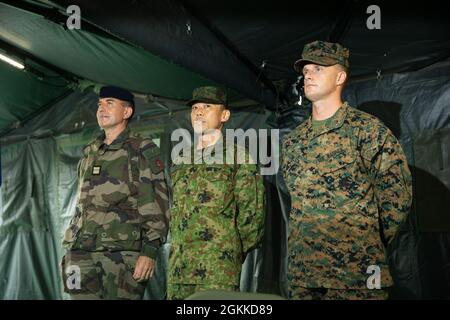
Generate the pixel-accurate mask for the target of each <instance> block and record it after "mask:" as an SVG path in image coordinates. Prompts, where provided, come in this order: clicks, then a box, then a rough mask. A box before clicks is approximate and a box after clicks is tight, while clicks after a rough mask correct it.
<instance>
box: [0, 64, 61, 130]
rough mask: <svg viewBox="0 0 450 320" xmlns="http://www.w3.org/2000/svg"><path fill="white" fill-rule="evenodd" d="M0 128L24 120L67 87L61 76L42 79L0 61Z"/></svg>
mask: <svg viewBox="0 0 450 320" xmlns="http://www.w3.org/2000/svg"><path fill="white" fill-rule="evenodd" d="M0 83H1V86H0V131H1V129H5V128H8V127H9V126H11V125H14V123H15V122H17V121H19V120H23V119H26V118H27V117H29V116H30V115H32V114H34V112H36V111H38V110H40V109H41V108H42V107H43V106H45V105H47V104H49V103H50V102H52V101H53V100H54V99H56V98H58V97H59V96H61V95H62V94H64V93H65V92H67V91H68V90H69V88H68V87H67V82H66V81H65V80H64V79H62V78H59V77H57V78H54V77H53V78H52V79H50V80H49V79H46V80H45V81H41V80H39V79H38V78H37V76H35V75H34V74H32V73H29V72H23V71H19V70H17V69H15V68H14V67H12V66H9V65H7V64H5V63H0Z"/></svg>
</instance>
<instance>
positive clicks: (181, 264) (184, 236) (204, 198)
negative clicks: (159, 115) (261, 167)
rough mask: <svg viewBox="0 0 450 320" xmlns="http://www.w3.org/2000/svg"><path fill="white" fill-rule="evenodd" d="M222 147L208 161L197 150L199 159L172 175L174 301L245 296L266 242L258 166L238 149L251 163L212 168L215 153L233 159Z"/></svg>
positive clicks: (178, 167)
mask: <svg viewBox="0 0 450 320" xmlns="http://www.w3.org/2000/svg"><path fill="white" fill-rule="evenodd" d="M222 146H223V145H222V142H218V143H217V144H216V145H215V146H210V147H208V148H205V149H204V151H203V160H202V151H194V149H192V155H193V157H192V158H191V159H188V161H185V160H183V162H184V163H183V164H177V165H174V166H173V168H172V170H171V178H172V187H173V204H172V208H171V213H172V219H171V221H170V234H171V251H170V256H169V268H168V269H169V270H168V289H167V297H168V299H184V298H186V297H188V296H189V295H191V294H193V293H194V292H197V291H199V290H208V289H209V290H211V289H222V290H228V291H237V290H239V282H240V274H241V267H242V263H243V262H244V259H245V257H246V254H247V253H248V252H249V251H250V250H252V249H254V248H256V247H257V246H259V244H260V242H261V240H262V236H263V230H264V221H265V198H264V184H263V180H262V178H261V176H260V175H259V172H258V168H257V165H256V164H253V163H252V162H250V161H251V160H249V159H250V158H249V154H248V153H247V151H246V150H245V149H238V148H237V147H238V146H237V145H234V148H235V151H236V150H239V151H236V153H238V152H241V156H242V154H245V156H246V157H247V158H246V159H247V160H249V162H246V163H245V164H233V163H238V162H239V161H236V158H235V160H231V161H224V162H223V163H224V164H207V163H210V162H211V161H210V159H209V160H208V156H206V155H208V154H210V155H211V156H214V155H215V151H214V150H211V148H213V149H215V150H224V151H223V152H224V157H223V159H227V158H226V157H227V156H226V154H227V151H226V147H225V148H222ZM230 149H231V148H230ZM230 158H231V159H233V158H232V157H231V156H229V158H228V159H230ZM199 159H200V160H199ZM240 159H242V158H240ZM186 162H188V163H186ZM198 162H200V163H198Z"/></svg>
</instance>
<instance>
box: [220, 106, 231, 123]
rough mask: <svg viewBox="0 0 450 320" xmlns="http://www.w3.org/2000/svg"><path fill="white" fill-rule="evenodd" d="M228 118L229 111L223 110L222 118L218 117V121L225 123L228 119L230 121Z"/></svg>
mask: <svg viewBox="0 0 450 320" xmlns="http://www.w3.org/2000/svg"><path fill="white" fill-rule="evenodd" d="M230 116H231V111H230V110H228V109H223V110H222V116H221V117H220V121H222V122H227V121H228V119H230Z"/></svg>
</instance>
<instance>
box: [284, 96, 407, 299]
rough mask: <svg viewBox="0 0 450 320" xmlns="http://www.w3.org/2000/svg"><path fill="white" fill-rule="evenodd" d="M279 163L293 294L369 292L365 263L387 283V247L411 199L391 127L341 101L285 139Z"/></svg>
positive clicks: (368, 294)
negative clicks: (287, 200) (319, 122)
mask: <svg viewBox="0 0 450 320" xmlns="http://www.w3.org/2000/svg"><path fill="white" fill-rule="evenodd" d="M282 169H283V175H284V179H285V182H286V185H287V188H288V190H289V192H290V195H291V211H290V222H289V238H288V248H289V249H288V255H289V267H288V280H289V284H290V291H291V295H292V296H291V298H302V296H303V298H304V297H305V296H308V295H309V296H310V298H311V295H313V296H314V295H316V296H321V297H322V298H336V297H337V296H340V297H342V298H344V299H351V298H352V294H351V292H353V293H354V294H353V298H367V299H370V298H374V297H376V296H377V292H368V291H371V290H367V289H368V287H367V285H366V281H367V279H368V277H369V276H370V275H371V274H372V272H370V273H368V268H369V266H371V265H374V266H378V267H379V268H380V270H381V274H380V276H381V287H382V288H385V287H389V286H391V285H392V284H393V282H392V277H391V275H390V272H389V269H388V264H387V262H386V255H385V248H386V246H387V244H388V243H389V242H390V241H391V240H392V239H393V237H394V235H395V233H396V231H397V229H398V227H399V225H400V224H401V223H402V221H404V220H405V217H406V215H407V213H408V211H409V209H410V206H411V200H412V187H411V174H410V171H409V169H408V165H407V160H406V158H405V155H404V153H403V150H402V148H401V146H400V144H399V142H398V141H397V139H396V138H395V136H394V135H393V134H392V133H391V131H390V130H389V129H388V128H387V127H386V126H385V125H384V124H383V123H382V122H381V121H379V120H378V119H377V118H375V117H374V116H371V115H369V114H367V113H365V112H362V111H359V110H357V109H354V108H352V107H350V106H349V105H348V104H347V103H344V104H343V105H342V106H341V107H340V108H339V109H338V110H337V111H336V113H335V115H334V116H333V117H332V118H331V119H330V121H327V122H325V124H324V125H323V126H322V127H319V128H318V129H317V128H314V127H313V120H312V119H311V117H310V118H309V119H308V120H306V121H305V122H303V123H302V124H301V125H300V126H298V127H297V128H296V129H294V130H293V131H292V132H291V133H289V134H288V135H287V136H286V137H285V138H284V139H283V144H282ZM305 288H311V289H313V290H312V291H311V292H306V293H305V292H304V289H305ZM302 290H303V291H302ZM352 290H353V291H352ZM363 290H365V293H364V291H363ZM338 291H341V294H340V295H336V292H338ZM343 291H345V292H346V293H343ZM372 291H378V292H379V293H378V294H379V296H378V298H386V293H385V291H384V290H372ZM327 292H328V293H327ZM317 294H318V295H317Z"/></svg>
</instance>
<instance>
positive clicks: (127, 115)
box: [62, 86, 169, 299]
mask: <svg viewBox="0 0 450 320" xmlns="http://www.w3.org/2000/svg"><path fill="white" fill-rule="evenodd" d="M133 113H134V97H133V95H132V94H131V93H130V92H129V91H126V90H124V89H121V88H118V87H112V86H107V87H103V88H101V90H100V97H99V102H98V110H97V120H98V124H99V126H100V127H101V128H102V129H103V130H104V133H103V134H102V135H100V136H99V137H98V138H97V139H95V140H94V141H92V142H91V143H89V144H88V145H87V146H86V147H85V148H84V151H83V157H82V159H81V160H80V163H79V166H78V175H79V189H78V198H77V206H76V213H75V215H74V217H73V218H72V221H71V223H70V226H69V227H68V229H67V231H66V233H65V237H64V245H65V247H66V248H67V253H66V255H65V257H64V259H63V262H62V273H63V281H64V288H65V291H66V292H68V293H69V294H70V296H71V298H72V299H141V298H142V296H143V294H144V290H145V285H146V281H147V280H148V279H149V278H150V277H152V275H153V272H154V267H155V260H154V259H155V258H156V254H157V250H158V247H159V246H160V245H161V244H162V243H163V242H164V241H165V238H166V235H167V232H168V218H169V216H168V196H167V186H166V182H165V179H164V173H163V164H162V161H161V159H160V151H159V148H158V147H157V146H156V145H155V144H154V143H153V141H152V140H150V139H148V138H143V137H141V136H139V135H137V134H134V133H132V132H131V131H130V130H129V129H128V128H127V125H128V121H129V120H130V119H131V117H132V115H133Z"/></svg>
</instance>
